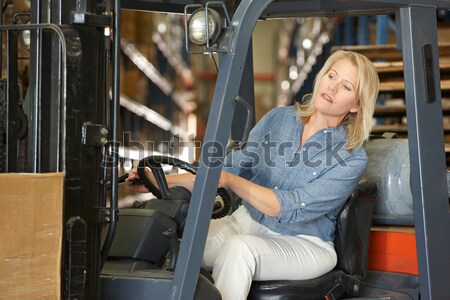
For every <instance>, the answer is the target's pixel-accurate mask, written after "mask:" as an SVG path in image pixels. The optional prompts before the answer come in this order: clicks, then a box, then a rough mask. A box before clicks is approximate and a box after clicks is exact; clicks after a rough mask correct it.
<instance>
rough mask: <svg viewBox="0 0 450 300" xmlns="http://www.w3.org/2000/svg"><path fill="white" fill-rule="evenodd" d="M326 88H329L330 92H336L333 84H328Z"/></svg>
mask: <svg viewBox="0 0 450 300" xmlns="http://www.w3.org/2000/svg"><path fill="white" fill-rule="evenodd" d="M328 90H330V92H332V93H336V92H337V87H336V85H335V84H330V85H329V86H328Z"/></svg>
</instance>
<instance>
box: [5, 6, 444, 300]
mask: <svg viewBox="0 0 450 300" xmlns="http://www.w3.org/2000/svg"><path fill="white" fill-rule="evenodd" d="M217 3H223V4H224V6H225V7H226V9H227V11H228V13H229V15H230V21H231V22H230V24H229V25H230V31H228V34H229V36H228V37H227V38H226V39H221V40H220V42H219V43H226V45H225V46H226V47H225V48H221V46H222V45H220V44H219V47H218V48H219V49H226V50H225V51H222V52H221V53H219V55H220V69H219V73H218V78H217V82H216V86H215V90H214V95H213V99H212V104H211V108H210V112H209V117H208V120H210V121H209V122H208V124H207V127H206V133H205V137H204V145H205V146H204V147H203V148H202V152H201V154H200V164H199V169H198V171H197V176H196V181H195V185H194V188H193V193H192V198H191V202H190V207H189V211H188V216H187V220H186V225H185V230H184V233H183V239H182V241H181V246H180V253H179V258H178V260H177V264H176V268H175V272H174V275H173V279H172V280H170V281H168V282H161V283H160V285H159V286H158V288H157V290H158V291H157V292H156V293H157V295H158V298H157V299H174V300H175V299H177V300H185V299H192V298H193V296H194V292H195V286H196V281H197V277H196V276H192V274H196V273H198V271H199V269H200V263H201V257H202V253H203V249H204V245H205V240H206V236H207V231H208V227H209V222H210V212H211V211H212V206H213V203H214V201H213V199H214V198H215V194H216V188H215V187H217V182H218V180H219V176H220V170H221V168H220V166H221V164H222V162H223V155H222V156H220V157H217V153H216V152H215V151H212V150H213V149H208V147H211V146H212V147H214V146H215V145H222V146H223V147H222V149H225V148H226V147H225V145H226V144H227V140H228V138H229V137H230V135H231V136H233V135H239V133H238V132H236V131H239V129H238V128H239V127H238V126H236V125H235V124H238V123H239V122H240V123H242V121H241V120H240V119H241V118H242V114H241V113H240V112H238V107H239V106H237V105H236V101H235V99H236V98H237V97H242V98H244V99H246V100H247V102H248V103H250V104H251V105H252V106H254V95H253V59H252V58H253V56H252V52H251V49H252V32H253V29H254V27H255V25H256V22H257V21H258V20H261V19H262V20H264V19H270V18H291V17H310V16H325V17H335V16H357V15H379V14H395V19H396V22H397V26H398V31H397V48H398V50H399V51H402V52H403V63H404V78H405V96H406V109H407V124H408V138H409V155H410V165H411V192H412V196H413V205H414V225H415V232H416V247H417V254H418V263H419V283H420V294H421V299H450V289H449V288H448V287H447V286H448V283H449V282H450V251H448V249H449V248H450V235H449V234H448V232H447V231H448V228H450V224H449V223H450V218H449V209H448V192H447V175H446V161H445V152H444V132H443V122H442V103H441V100H442V99H441V91H440V74H439V60H438V43H437V21H436V10H437V9H438V8H444V9H449V8H450V0H414V1H406V0H396V1H394V0H376V1H375V0H374V1H372V0H359V1H357V0H355V1H344V0H278V1H274V0H258V1H252V0H241V1H233V0H223V1H211V2H207V1H202V0H190V1H182V0H164V1H161V0H154V1H153V0H122V1H118V0H76V1H64V0H57V1H50V0H37V1H30V5H31V10H30V11H31V13H30V23H27V24H13V25H7V24H1V25H0V28H1V29H2V32H5V35H4V36H5V37H6V39H7V41H8V42H7V45H8V47H7V59H8V72H7V78H6V80H2V81H1V82H0V83H1V86H0V87H1V88H2V89H3V91H6V92H5V95H6V96H5V97H6V103H7V109H8V112H7V114H6V123H5V124H7V126H6V132H7V134H6V140H5V142H4V144H5V145H6V146H4V149H3V148H2V149H3V150H4V151H5V163H4V165H2V166H1V167H2V169H1V172H29V173H45V172H64V173H65V181H64V226H65V229H64V230H65V231H64V243H63V246H64V247H63V266H62V281H61V282H62V298H63V299H98V298H99V297H98V296H99V277H100V270H101V267H102V264H103V262H104V259H105V257H106V255H107V254H108V248H109V246H110V241H111V239H113V237H114V225H115V224H116V222H117V189H118V185H117V173H118V166H117V162H118V151H117V147H118V142H119V141H118V111H119V100H118V99H119V95H120V89H119V81H120V72H119V54H120V51H119V49H120V48H119V43H120V11H121V9H130V10H144V11H154V12H165V13H177V14H182V13H183V12H184V10H185V7H186V5H193V4H195V5H200V6H204V5H216V4H217ZM23 30H30V35H31V50H30V82H29V87H28V90H27V93H26V95H25V96H24V101H23V103H24V104H23V110H24V113H25V115H26V116H27V119H28V123H27V133H26V137H23V134H22V135H19V132H18V131H17V130H13V129H14V128H15V127H14V126H15V125H14V124H15V123H14V121H15V120H16V119H17V118H18V117H17V114H18V112H17V111H18V109H17V106H18V104H19V102H20V100H21V99H19V97H20V93H19V92H18V87H17V84H16V82H17V71H16V67H15V63H14V60H17V50H16V49H15V48H14V45H15V44H17V43H15V40H14V39H15V38H16V37H17V34H15V33H17V32H20V31H23ZM110 73H112V76H111V77H110ZM110 91H111V95H112V96H110ZM253 109H254V107H253ZM235 111H237V112H235ZM22 140H25V143H26V147H25V148H22V147H24V146H23V142H22V143H21V142H20V141H22ZM2 147H3V146H2ZM20 149H25V150H22V151H23V152H22V154H23V155H18V153H21V152H20V151H21V150H20ZM0 162H2V161H1V160H0ZM217 162H219V165H217ZM108 179H111V182H112V183H113V184H112V188H111V194H110V199H111V206H110V207H107V206H106V199H107V191H106V187H105V186H106V185H105V184H104V183H105V182H106V181H107V180H108ZM105 224H109V231H108V235H107V236H108V237H107V238H106V242H105V243H104V244H102V238H101V231H102V228H103V227H104V225H105ZM155 289H156V288H155Z"/></svg>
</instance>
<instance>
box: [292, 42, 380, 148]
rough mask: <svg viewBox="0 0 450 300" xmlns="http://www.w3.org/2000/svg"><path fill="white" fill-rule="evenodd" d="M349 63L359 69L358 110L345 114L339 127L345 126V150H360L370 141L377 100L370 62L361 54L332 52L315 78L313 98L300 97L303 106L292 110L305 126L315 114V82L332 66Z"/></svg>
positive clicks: (376, 76)
mask: <svg viewBox="0 0 450 300" xmlns="http://www.w3.org/2000/svg"><path fill="white" fill-rule="evenodd" d="M342 59H348V60H349V61H351V62H352V63H353V65H354V66H356V67H357V69H358V81H357V83H356V103H357V104H358V106H359V110H358V111H357V112H355V113H350V112H349V113H348V114H347V115H346V116H345V117H344V118H343V120H342V122H341V124H339V125H340V126H341V125H342V126H345V128H346V131H347V139H348V143H347V150H348V151H351V150H352V149H353V148H357V147H361V146H362V145H363V144H364V142H365V141H366V140H367V139H368V138H369V134H370V131H371V129H372V117H373V111H374V109H375V101H376V100H377V97H378V89H379V85H380V80H379V78H378V74H377V71H376V70H375V67H374V65H373V64H372V62H371V61H370V60H369V59H368V58H367V57H365V56H364V55H362V54H359V53H356V52H353V51H344V50H338V51H336V52H334V53H333V54H332V55H331V56H330V57H329V58H328V59H327V61H326V62H325V64H324V66H323V67H322V69H321V70H320V72H319V73H318V74H317V76H316V79H315V81H314V90H313V93H312V94H307V95H305V96H304V97H303V100H304V103H302V104H300V103H296V105H295V108H296V112H297V114H298V116H299V117H300V118H301V120H302V122H303V123H304V124H306V123H307V122H308V121H309V119H310V117H311V115H312V114H313V113H314V112H315V111H316V109H315V106H314V95H315V94H316V92H317V87H318V81H319V80H320V79H321V78H322V77H323V76H325V75H326V74H327V73H328V71H330V69H331V68H332V67H333V65H334V64H335V63H336V62H338V61H340V60H342Z"/></svg>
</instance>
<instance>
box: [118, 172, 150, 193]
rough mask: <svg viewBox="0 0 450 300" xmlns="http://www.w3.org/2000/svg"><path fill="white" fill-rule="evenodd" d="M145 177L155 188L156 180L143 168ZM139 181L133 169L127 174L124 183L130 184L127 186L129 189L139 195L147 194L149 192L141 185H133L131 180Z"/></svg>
mask: <svg viewBox="0 0 450 300" xmlns="http://www.w3.org/2000/svg"><path fill="white" fill-rule="evenodd" d="M145 175H146V176H147V178H148V179H149V180H150V181H151V182H152V183H153V184H154V185H155V186H156V180H155V177H154V176H153V173H152V171H151V170H150V169H149V168H145ZM135 179H140V178H139V175H138V172H137V169H136V168H133V169H131V170H130V171H129V172H128V177H127V178H126V179H125V182H130V183H132V184H130V185H129V187H130V188H132V189H133V190H135V191H136V192H139V193H149V192H150V191H149V190H148V189H147V188H146V187H145V186H144V185H143V184H133V180H135Z"/></svg>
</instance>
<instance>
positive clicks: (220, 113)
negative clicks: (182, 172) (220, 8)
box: [171, 0, 273, 300]
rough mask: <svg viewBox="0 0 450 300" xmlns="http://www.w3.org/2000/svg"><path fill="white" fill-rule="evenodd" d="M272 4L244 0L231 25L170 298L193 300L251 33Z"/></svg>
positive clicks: (261, 0) (266, 0) (265, 0)
mask: <svg viewBox="0 0 450 300" xmlns="http://www.w3.org/2000/svg"><path fill="white" fill-rule="evenodd" d="M271 1H273V0H258V1H252V0H243V1H242V2H241V3H240V5H239V7H238V9H237V10H236V13H235V14H234V17H233V19H232V21H231V25H232V27H233V31H234V32H233V36H232V41H231V43H230V44H231V47H230V50H229V51H228V52H227V53H224V54H222V56H221V68H220V71H219V74H218V78H217V84H216V88H215V91H214V97H213V100H212V104H211V110H210V113H209V117H208V120H214V121H213V122H208V126H207V128H206V133H205V138H204V144H203V148H202V153H201V161H200V168H199V170H198V172H197V176H196V180H195V184H194V188H193V191H192V197H191V202H190V206H189V211H188V215H187V220H186V225H185V228H188V229H189V230H185V231H184V233H183V238H182V240H181V246H180V255H179V257H178V261H177V265H176V267H175V273H174V277H173V283H172V294H171V296H172V298H171V299H177V300H185V299H192V298H193V296H194V292H195V286H196V282H197V276H192V274H197V273H198V271H199V270H200V264H201V259H202V256H203V250H204V247H205V241H206V236H207V233H208V228H209V223H210V216H211V212H212V209H213V205H214V198H215V195H216V192H217V183H218V181H219V176H220V171H221V170H222V163H223V158H224V155H225V147H226V143H227V139H228V137H229V135H230V132H231V121H232V119H233V114H234V108H235V103H234V98H235V97H236V96H237V95H238V93H239V88H240V85H241V79H242V74H243V70H244V66H245V58H246V57H247V51H248V49H249V42H250V40H251V37H252V33H253V29H254V27H255V25H256V22H257V20H258V18H259V16H260V15H261V13H262V11H263V10H264V8H265V7H266V6H267V5H268V4H269V3H270V2H271Z"/></svg>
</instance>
